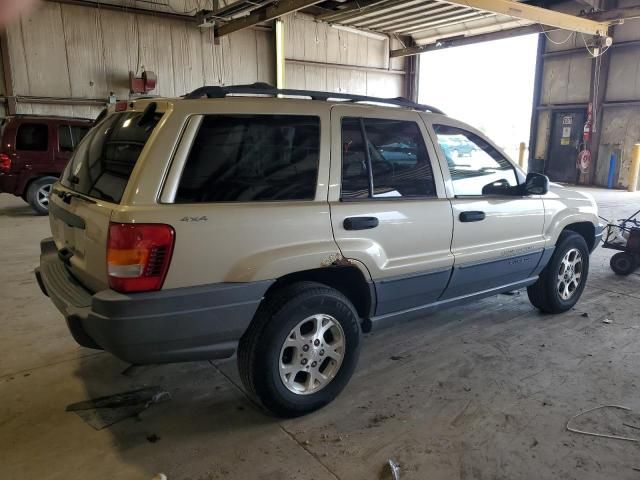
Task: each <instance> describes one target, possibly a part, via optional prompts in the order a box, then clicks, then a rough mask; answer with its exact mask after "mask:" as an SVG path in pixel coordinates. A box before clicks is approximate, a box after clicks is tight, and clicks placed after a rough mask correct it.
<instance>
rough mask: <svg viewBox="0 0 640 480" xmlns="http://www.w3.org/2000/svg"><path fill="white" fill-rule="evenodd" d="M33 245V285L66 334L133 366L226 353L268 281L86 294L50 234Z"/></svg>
mask: <svg viewBox="0 0 640 480" xmlns="http://www.w3.org/2000/svg"><path fill="white" fill-rule="evenodd" d="M40 248H41V255H40V267H38V268H36V271H35V274H36V278H37V280H38V284H39V285H40V288H41V289H42V292H43V293H44V294H45V295H47V296H49V297H50V298H51V300H52V301H53V303H54V305H55V306H56V307H57V308H58V310H60V312H61V313H62V314H63V315H64V317H65V319H66V321H67V326H68V327H69V330H70V331H71V334H72V335H73V338H74V339H75V340H76V341H77V342H78V343H79V344H80V345H82V346H85V347H89V348H98V349H102V350H106V351H108V352H111V353H112V354H113V355H115V356H116V357H118V358H120V359H122V360H125V361H127V362H130V363H134V364H149V363H168V362H181V361H192V360H204V359H215V358H228V357H230V356H232V355H233V354H234V352H235V350H236V348H237V345H238V341H239V340H240V337H241V336H242V334H243V333H244V332H245V330H246V329H247V327H248V326H249V323H250V322H251V320H252V318H253V316H254V314H255V312H256V310H257V308H258V305H259V304H260V301H261V300H262V298H263V296H264V293H265V292H266V290H267V288H269V286H270V285H271V283H272V281H270V280H266V281H260V282H249V283H218V284H212V285H204V286H197V287H186V288H175V289H168V290H161V291H158V292H149V293H136V294H122V293H118V292H115V291H113V290H103V291H100V292H97V293H92V292H89V291H88V290H87V289H85V288H84V287H83V286H82V285H81V284H80V283H79V282H78V281H77V280H76V279H75V278H74V277H73V276H72V275H71V274H70V273H69V271H68V269H67V267H66V266H65V264H64V263H63V262H62V260H60V259H59V258H58V252H57V249H56V246H55V243H54V242H53V240H52V239H51V238H48V239H45V240H43V241H42V242H41V244H40Z"/></svg>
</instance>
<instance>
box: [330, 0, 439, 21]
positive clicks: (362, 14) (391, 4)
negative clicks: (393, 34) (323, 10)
mask: <svg viewBox="0 0 640 480" xmlns="http://www.w3.org/2000/svg"><path fill="white" fill-rule="evenodd" d="M429 4H433V5H441V4H438V3H436V2H432V1H430V0H426V1H425V0H385V1H384V2H382V3H378V4H375V5H372V6H371V7H368V8H354V9H351V10H349V11H348V12H345V13H344V14H343V15H341V16H339V17H336V18H333V19H331V20H324V21H326V22H329V23H350V22H354V23H355V22H357V23H359V22H360V21H362V20H364V19H367V18H371V17H379V16H380V15H386V14H387V13H390V12H396V11H398V10H403V9H405V8H407V7H411V6H414V5H429Z"/></svg>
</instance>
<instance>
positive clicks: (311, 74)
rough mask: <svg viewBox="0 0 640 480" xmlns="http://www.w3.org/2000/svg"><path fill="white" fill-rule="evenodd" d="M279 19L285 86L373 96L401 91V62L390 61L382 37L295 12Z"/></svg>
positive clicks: (387, 44) (384, 39)
mask: <svg viewBox="0 0 640 480" xmlns="http://www.w3.org/2000/svg"><path fill="white" fill-rule="evenodd" d="M283 20H284V25H285V57H286V58H287V59H288V60H289V61H288V62H287V64H286V69H285V72H286V78H285V83H286V86H287V87H288V88H299V89H306V90H324V91H329V92H342V93H353V94H360V95H371V96H379V97H398V96H402V95H403V94H404V75H403V74H399V73H398V72H399V71H400V72H402V69H403V68H404V60H403V59H399V60H395V61H394V62H393V65H391V64H390V62H389V39H388V38H372V37H368V36H365V35H361V34H359V33H354V32H346V31H343V30H338V29H336V28H333V27H331V26H330V25H328V24H326V23H322V22H317V21H315V20H314V19H313V17H310V16H308V15H304V14H301V13H294V14H291V15H287V16H285V17H283ZM305 62H317V63H320V64H324V65H317V64H315V63H314V64H310V63H305ZM345 65H346V66H356V67H360V68H357V69H350V68H345V67H344V66H345ZM402 73H404V72H402Z"/></svg>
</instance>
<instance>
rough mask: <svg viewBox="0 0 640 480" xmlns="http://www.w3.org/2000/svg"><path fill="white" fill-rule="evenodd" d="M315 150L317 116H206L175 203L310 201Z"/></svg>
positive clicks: (313, 191)
mask: <svg viewBox="0 0 640 480" xmlns="http://www.w3.org/2000/svg"><path fill="white" fill-rule="evenodd" d="M319 153H320V119H319V118H318V117H313V116H301V115H207V116H205V118H204V119H203V121H202V125H201V126H200V130H199V131H198V134H197V135H196V138H195V140H194V142H193V146H192V147H191V152H190V153H189V157H188V158H187V162H186V164H185V167H184V170H183V172H182V176H181V178H180V183H179V185H178V191H177V193H176V197H175V202H176V203H199V202H259V201H283V200H313V199H314V198H315V194H316V184H317V181H318V163H319V160H320V157H319Z"/></svg>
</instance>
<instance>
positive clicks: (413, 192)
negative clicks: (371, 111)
mask: <svg viewBox="0 0 640 480" xmlns="http://www.w3.org/2000/svg"><path fill="white" fill-rule="evenodd" d="M341 196H342V199H343V200H352V199H362V198H412V197H413V198H422V197H435V196H436V188H435V181H434V178H433V171H432V169H431V162H430V160H429V155H428V154H427V149H426V146H425V144H424V140H423V138H422V132H421V131H420V128H419V127H418V125H417V124H416V123H415V122H411V121H404V120H390V119H378V118H355V117H345V118H343V119H342V194H341Z"/></svg>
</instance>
